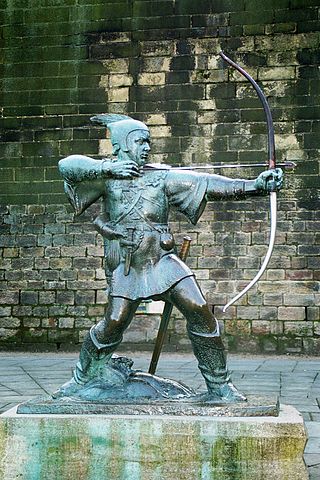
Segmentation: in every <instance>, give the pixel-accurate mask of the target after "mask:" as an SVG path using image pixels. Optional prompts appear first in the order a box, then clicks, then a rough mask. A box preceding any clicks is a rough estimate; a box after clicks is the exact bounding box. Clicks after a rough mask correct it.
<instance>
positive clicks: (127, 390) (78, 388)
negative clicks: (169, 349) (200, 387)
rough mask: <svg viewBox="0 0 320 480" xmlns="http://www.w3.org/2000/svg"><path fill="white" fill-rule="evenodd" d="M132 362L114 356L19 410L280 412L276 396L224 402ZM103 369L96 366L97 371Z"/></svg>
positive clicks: (144, 413)
mask: <svg viewBox="0 0 320 480" xmlns="http://www.w3.org/2000/svg"><path fill="white" fill-rule="evenodd" d="M132 366H133V361H132V360H131V359H129V358H126V357H118V356H114V357H112V358H111V359H110V361H109V362H108V363H107V364H104V363H103V368H101V369H100V374H99V375H96V376H94V377H93V378H92V379H89V380H88V381H87V382H86V383H84V384H83V385H79V384H78V383H76V381H75V380H74V379H71V380H70V381H69V382H67V383H66V384H64V385H62V387H60V388H59V389H58V390H57V391H56V392H55V393H53V395H46V396H43V397H37V398H35V399H33V400H29V401H27V402H25V403H22V404H21V405H19V406H18V408H17V413H18V414H107V415H158V414H165V415H187V416H189V415H199V416H203V415H204V416H207V415H210V416H221V415H227V416H230V415H231V416H235V415H239V416H270V415H272V416H277V415H278V413H279V404H278V401H277V398H276V397H274V398H272V397H271V398H270V397H269V398H264V397H256V396H251V397H249V398H248V401H245V402H238V403H224V402H223V401H222V400H221V399H220V398H217V397H215V396H214V395H209V394H208V393H200V394H199V393H196V392H195V391H194V390H193V389H192V388H190V387H188V386H186V385H184V384H182V383H180V382H177V381H175V380H170V379H167V378H162V377H158V376H156V375H150V374H148V373H145V372H143V371H140V370H134V369H133V368H132ZM97 371H99V369H97V368H96V369H95V373H97Z"/></svg>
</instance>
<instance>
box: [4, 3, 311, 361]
mask: <svg viewBox="0 0 320 480" xmlns="http://www.w3.org/2000/svg"><path fill="white" fill-rule="evenodd" d="M319 7H320V6H319V4H318V2H316V1H314V0H303V1H302V0H278V1H276V2H273V1H270V2H262V1H261V0H228V1H225V0H224V1H219V0H215V1H210V0H206V1H202V0H198V1H196V2H195V1H189V0H175V1H174V0H152V1H151V0H141V1H138V0H131V1H129V0H124V1H120V0H119V1H107V2H106V1H102V0H91V1H89V0H78V1H76V0H67V1H65V2H63V5H62V4H61V2H55V1H49V0H41V1H40V2H39V1H35V0H29V1H28V4H26V2H23V1H20V0H10V1H9V0H8V1H7V0H4V1H2V2H0V19H1V24H2V37H1V43H0V50H1V59H2V63H1V66H0V68H1V78H2V80H1V83H2V89H1V105H2V106H1V109H0V132H1V144H0V205H1V224H0V233H1V237H0V249H1V250H0V256H1V267H0V268H1V270H0V275H1V292H0V302H1V307H0V342H1V345H2V347H1V348H32V349H34V348H37V349H56V348H62V349H67V348H74V347H75V345H77V344H78V343H79V342H81V340H82V338H83V335H84V333H85V332H86V331H87V329H88V328H89V327H90V326H91V325H92V323H93V322H95V321H98V320H99V319H100V318H101V316H102V315H103V312H104V305H105V294H104V288H105V280H104V271H103V254H102V240H101V238H100V237H99V236H98V235H96V234H95V233H94V230H93V228H92V226H91V224H90V218H91V216H92V214H93V212H91V211H89V212H88V213H86V214H85V215H82V216H80V217H79V218H74V216H73V213H72V211H71V208H70V207H69V206H67V205H66V198H65V195H64V193H63V188H62V181H61V179H60V178H59V175H58V172H57V162H58V160H59V159H60V158H62V157H63V156H66V155H68V154H71V153H83V154H87V155H90V156H94V157H95V158H101V157H103V156H108V155H109V154H110V153H111V148H110V142H109V140H108V139H107V138H106V136H105V130H104V129H101V128H98V127H94V126H92V125H90V122H89V118H90V116H91V115H93V114H96V113H101V112H113V113H127V114H129V115H132V116H134V117H135V118H138V119H140V120H142V121H144V122H146V123H147V124H148V125H149V126H150V129H151V134H152V153H153V155H152V161H154V162H165V163H169V164H175V165H177V164H183V165H191V164H192V165H194V164H207V163H213V162H214V163H218V162H222V163H238V162H246V163H249V164H252V163H254V162H257V161H265V160H266V158H267V155H266V125H265V121H264V116H263V112H262V108H261V105H260V103H259V101H258V99H257V98H256V94H255V93H254V91H253V89H252V87H251V86H250V85H249V84H248V82H246V81H245V80H244V79H243V78H242V77H240V76H239V75H238V74H237V73H235V72H234V71H232V70H230V69H229V68H227V66H226V65H225V64H223V62H222V60H221V59H220V58H219V55H218V53H219V51H220V50H221V49H223V50H224V51H225V52H226V53H227V54H228V55H229V56H230V57H232V58H233V59H234V60H235V61H237V62H238V63H240V64H241V65H242V66H244V67H245V68H246V69H247V71H248V72H249V73H250V74H251V75H252V76H253V77H254V78H255V79H256V80H257V81H258V82H259V84H260V85H261V87H262V88H263V90H264V91H265V93H266V95H267V97H268V99H269V102H270V105H271V108H272V114H273V118H274V123H275V133H276V145H277V159H278V161H282V160H292V161H294V162H296V163H297V168H296V169H295V171H294V172H293V173H290V174H288V175H287V176H286V186H285V189H284V190H283V192H282V193H281V194H280V195H279V197H280V200H279V202H278V207H279V221H278V233H277V245H276V247H275V250H274V254H273V257H272V259H271V262H270V264H269V268H268V271H267V273H266V274H265V275H264V276H263V278H262V279H261V281H260V282H259V284H258V285H257V286H255V287H254V289H252V290H251V291H250V292H249V294H248V295H247V296H246V297H245V298H243V299H242V300H241V301H240V302H238V304H237V305H236V306H232V307H231V308H230V309H229V310H228V311H227V313H226V314H222V312H221V308H220V307H221V306H222V305H223V304H224V303H225V302H226V301H227V300H229V299H230V298H231V297H233V295H234V294H235V293H236V292H238V291H239V290H240V289H241V288H242V287H243V286H244V285H245V284H246V283H248V281H250V279H251V278H253V276H254V275H255V273H256V272H257V270H258V269H259V266H260V264H261V259H262V258H263V256H264V255H265V253H266V247H267V242H268V222H269V219H268V199H267V198H259V199H250V200H245V201H237V202H236V201H223V202H215V203H210V204H209V205H208V206H207V209H206V211H205V213H204V215H203V216H202V219H201V221H200V222H199V223H198V225H197V226H196V227H194V226H192V225H190V224H188V223H187V222H186V221H185V220H184V219H183V218H182V217H176V216H172V228H173V230H174V231H175V232H177V241H178V243H179V242H181V241H182V238H183V234H186V233H187V234H189V235H190V236H191V237H192V248H191V253H190V258H189V260H188V263H189V265H190V266H191V267H192V268H193V269H194V270H195V272H196V275H197V278H198V280H199V283H200V284H201V287H202V288H203V291H204V292H205V294H206V295H207V297H208V299H209V301H210V302H212V303H213V304H214V305H215V311H216V316H217V318H218V319H219V320H220V321H221V322H222V323H224V330H225V338H226V341H227V343H228V346H229V348H230V349H231V350H238V351H254V352H259V351H263V352H287V353H315V354H317V353H319V352H320V318H319V297H320V293H319V292H320V289H319V285H320V284H319V279H320V277H319V271H320V268H319V265H320V261H319V258H320V256H319V253H320V252H319V233H318V230H319V224H320V223H319V222H320V221H319V213H318V211H319V210H318V209H319V197H318V187H319V147H318V138H319V131H320V120H319V118H320V106H319V99H320V87H319V85H320V84H319V69H318V64H319V38H320V36H319V31H320V29H319V10H320V8H319ZM220 172H221V173H222V174H225V175H229V176H234V177H240V176H242V177H244V178H253V177H255V176H256V175H258V173H259V172H260V169H257V168H254V167H251V168H247V169H243V170H242V169H235V170H234V169H232V170H231V169H223V170H221V171H220ZM95 208H99V206H96V207H95ZM149 308H150V305H146V306H144V307H143V308H141V312H140V314H139V315H137V317H136V319H135V320H134V322H133V324H132V326H131V327H130V329H129V330H128V333H127V336H126V345H127V346H128V348H130V347H133V346H134V347H135V348H137V347H138V346H139V348H151V343H152V341H153V339H154V336H155V334H156V329H157V325H158V322H159V313H155V314H152V315H151V314H148V315H146V313H148V311H149V310H148V309H149ZM167 345H168V348H171V349H182V348H189V342H188V340H187V338H186V333H185V326H184V321H183V319H182V318H181V317H180V315H179V314H178V313H177V312H175V315H174V318H173V321H172V322H171V325H170V329H169V336H168V344H167Z"/></svg>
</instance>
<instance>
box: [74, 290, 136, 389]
mask: <svg viewBox="0 0 320 480" xmlns="http://www.w3.org/2000/svg"><path fill="white" fill-rule="evenodd" d="M138 305H139V301H131V300H127V299H125V298H121V297H109V301H108V307H107V311H106V316H105V318H104V319H103V320H101V321H100V322H99V323H98V324H97V325H94V326H93V327H92V328H91V329H90V332H89V333H88V334H87V336H86V337H85V339H84V342H83V344H82V348H81V351H80V356H79V362H78V363H77V366H76V370H75V371H74V379H75V381H76V382H77V383H79V384H84V383H86V382H87V381H88V380H90V379H92V378H96V377H97V376H99V374H100V373H103V367H104V365H105V364H106V363H107V362H108V360H109V359H110V358H111V356H112V353H113V352H114V351H115V349H116V348H117V346H118V345H119V344H120V343H121V341H122V335H123V332H124V331H125V329H126V328H127V327H128V326H129V324H130V322H131V320H132V318H133V315H134V313H135V311H136V309H137V307H138Z"/></svg>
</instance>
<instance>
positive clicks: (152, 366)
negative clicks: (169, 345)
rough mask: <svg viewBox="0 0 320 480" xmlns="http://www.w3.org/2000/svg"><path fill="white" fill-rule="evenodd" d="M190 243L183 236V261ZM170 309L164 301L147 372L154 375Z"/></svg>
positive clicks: (181, 251)
mask: <svg viewBox="0 0 320 480" xmlns="http://www.w3.org/2000/svg"><path fill="white" fill-rule="evenodd" d="M190 243H191V238H190V237H189V236H185V237H184V238H183V243H182V246H181V250H180V252H179V257H180V258H181V260H182V261H183V262H185V261H186V259H187V257H188V254H189V250H190ZM172 310H173V305H172V303H170V302H166V303H165V304H164V308H163V312H162V315H161V322H160V327H159V331H158V335H157V339H156V343H155V346H154V350H153V354H152V358H151V362H150V366H149V373H151V375H154V373H155V371H156V369H157V365H158V360H159V357H160V353H161V350H162V346H163V342H164V338H165V335H166V332H167V329H168V324H169V320H170V317H171V313H172Z"/></svg>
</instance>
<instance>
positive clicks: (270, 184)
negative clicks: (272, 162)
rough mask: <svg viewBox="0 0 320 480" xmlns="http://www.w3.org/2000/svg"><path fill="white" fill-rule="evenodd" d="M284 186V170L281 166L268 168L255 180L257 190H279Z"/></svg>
mask: <svg viewBox="0 0 320 480" xmlns="http://www.w3.org/2000/svg"><path fill="white" fill-rule="evenodd" d="M282 186H283V171H282V169H281V168H275V169H272V170H266V171H265V172H262V173H260V175H259V176H258V178H257V179H256V180H255V188H256V190H260V191H264V192H274V191H278V190H280V189H281V188H282Z"/></svg>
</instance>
